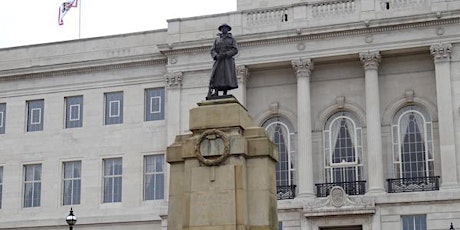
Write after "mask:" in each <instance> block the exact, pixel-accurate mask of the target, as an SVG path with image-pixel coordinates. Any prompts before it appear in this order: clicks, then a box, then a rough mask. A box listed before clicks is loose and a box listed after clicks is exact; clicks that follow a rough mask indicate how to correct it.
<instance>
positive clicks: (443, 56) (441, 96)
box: [430, 44, 458, 189]
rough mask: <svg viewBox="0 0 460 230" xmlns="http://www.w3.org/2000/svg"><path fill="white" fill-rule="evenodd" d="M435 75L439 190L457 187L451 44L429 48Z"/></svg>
mask: <svg viewBox="0 0 460 230" xmlns="http://www.w3.org/2000/svg"><path fill="white" fill-rule="evenodd" d="M430 51H431V54H432V55H433V58H434V66H435V74H436V96H437V104H438V117H439V142H440V143H439V145H440V149H441V179H442V184H441V189H446V188H449V187H456V186H458V175H457V159H456V153H455V152H456V150H455V132H454V117H453V116H454V111H453V108H452V107H453V104H452V86H451V84H452V83H451V73H450V53H451V52H452V45H451V44H435V45H432V46H431V47H430Z"/></svg>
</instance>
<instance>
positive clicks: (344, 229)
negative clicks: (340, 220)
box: [319, 225, 363, 230]
mask: <svg viewBox="0 0 460 230" xmlns="http://www.w3.org/2000/svg"><path fill="white" fill-rule="evenodd" d="M319 230H363V226H361V225H359V226H340V227H321V228H319Z"/></svg>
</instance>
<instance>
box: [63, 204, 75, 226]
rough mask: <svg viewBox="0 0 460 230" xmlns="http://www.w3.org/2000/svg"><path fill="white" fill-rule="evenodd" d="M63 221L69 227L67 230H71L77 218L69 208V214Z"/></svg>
mask: <svg viewBox="0 0 460 230" xmlns="http://www.w3.org/2000/svg"><path fill="white" fill-rule="evenodd" d="M65 221H66V222H67V224H68V225H69V230H72V229H73V226H74V225H75V223H77V217H75V215H74V214H73V210H72V208H70V213H69V215H68V216H67V218H66V219H65Z"/></svg>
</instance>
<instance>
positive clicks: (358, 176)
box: [323, 111, 364, 183]
mask: <svg viewBox="0 0 460 230" xmlns="http://www.w3.org/2000/svg"><path fill="white" fill-rule="evenodd" d="M343 119H347V120H348V121H349V122H351V124H352V126H353V127H352V128H353V131H352V132H353V134H354V135H352V134H351V133H350V132H349V133H348V135H352V137H351V138H352V141H353V142H352V144H353V150H354V156H353V157H354V161H345V162H344V161H343V160H342V161H341V162H339V163H334V161H333V156H334V151H335V148H333V146H334V145H335V143H333V139H334V138H333V137H332V135H333V132H332V128H333V125H334V124H335V122H340V120H343ZM337 128H339V129H340V128H341V125H338V127H337ZM347 128H348V127H347ZM337 134H338V135H339V134H340V130H339V131H338V133H337ZM323 138H324V139H323V151H324V169H325V171H324V172H325V175H324V177H325V180H326V182H329V183H341V182H350V180H348V181H335V176H334V173H337V172H335V171H334V170H342V172H338V173H340V174H342V175H341V178H344V176H346V175H344V174H343V173H345V172H346V171H344V170H348V169H350V168H351V169H352V171H354V174H355V175H354V176H355V178H354V180H353V181H361V180H362V178H363V177H364V175H363V167H364V164H363V151H364V149H363V132H362V126H361V124H360V122H359V120H358V118H357V116H356V115H355V114H354V113H353V112H351V111H337V112H335V113H333V114H332V115H331V116H329V118H328V119H327V121H326V123H325V125H324V130H323ZM336 141H337V140H336ZM342 180H343V179H342Z"/></svg>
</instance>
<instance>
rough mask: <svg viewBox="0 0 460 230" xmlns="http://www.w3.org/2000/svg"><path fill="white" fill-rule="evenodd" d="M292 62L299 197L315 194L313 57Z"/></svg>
mask: <svg viewBox="0 0 460 230" xmlns="http://www.w3.org/2000/svg"><path fill="white" fill-rule="evenodd" d="M291 63H292V67H293V68H294V69H295V71H296V76H297V156H298V165H297V166H296V168H297V170H298V175H299V184H298V186H299V187H298V188H299V194H298V197H310V196H314V193H313V150H312V140H311V112H310V106H311V105H310V75H311V71H312V70H313V62H312V61H311V59H305V60H303V59H297V60H293V61H292V62H291Z"/></svg>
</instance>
